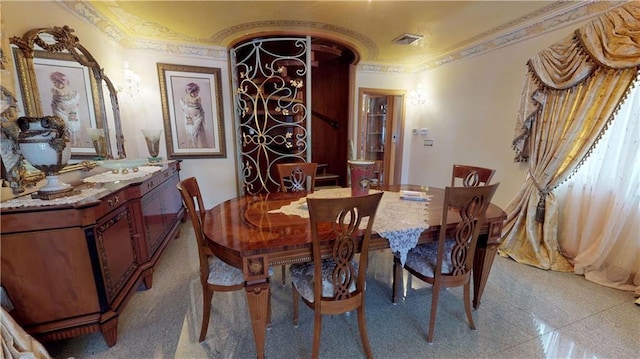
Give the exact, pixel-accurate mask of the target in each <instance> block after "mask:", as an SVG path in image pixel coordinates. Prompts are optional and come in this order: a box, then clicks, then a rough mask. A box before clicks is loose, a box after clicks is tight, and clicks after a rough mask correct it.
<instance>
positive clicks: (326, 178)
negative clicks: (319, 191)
mask: <svg viewBox="0 0 640 359" xmlns="http://www.w3.org/2000/svg"><path fill="white" fill-rule="evenodd" d="M338 181H340V176H338V175H334V174H331V173H323V174H319V175H316V184H317V183H318V182H333V183H335V185H336V186H337V185H338Z"/></svg>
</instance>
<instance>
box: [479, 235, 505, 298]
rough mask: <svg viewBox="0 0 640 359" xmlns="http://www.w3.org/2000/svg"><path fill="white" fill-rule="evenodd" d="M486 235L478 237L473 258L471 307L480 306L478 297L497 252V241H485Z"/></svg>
mask: <svg viewBox="0 0 640 359" xmlns="http://www.w3.org/2000/svg"><path fill="white" fill-rule="evenodd" d="M488 241H489V240H488V236H487V235H481V236H480V237H479V238H478V246H477V247H476V253H475V258H474V260H473V308H474V309H478V308H479V307H480V298H482V293H483V292H484V287H485V285H486V284H487V279H488V278H489V272H491V266H492V265H493V260H494V258H495V256H496V253H497V252H498V246H499V245H500V244H499V243H487V242H488Z"/></svg>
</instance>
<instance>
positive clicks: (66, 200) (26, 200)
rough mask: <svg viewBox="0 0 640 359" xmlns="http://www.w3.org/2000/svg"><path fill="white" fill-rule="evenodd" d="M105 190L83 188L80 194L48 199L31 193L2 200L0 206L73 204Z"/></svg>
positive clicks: (19, 206) (6, 207)
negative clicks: (33, 196) (35, 196)
mask: <svg viewBox="0 0 640 359" xmlns="http://www.w3.org/2000/svg"><path fill="white" fill-rule="evenodd" d="M103 191H106V189H105V188H85V189H83V190H82V191H81V192H80V194H77V195H75V196H69V197H61V198H56V199H50V200H43V199H38V198H31V195H26V196H22V197H16V198H14V199H10V200H8V201H6V202H2V203H1V205H0V208H3V209H8V208H21V207H32V206H33V207H45V206H56V205H59V204H73V203H78V202H80V201H82V200H83V199H86V198H89V197H91V196H95V195H96V194H98V193H100V192H103Z"/></svg>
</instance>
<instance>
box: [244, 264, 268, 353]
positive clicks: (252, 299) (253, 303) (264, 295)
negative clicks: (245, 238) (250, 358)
mask: <svg viewBox="0 0 640 359" xmlns="http://www.w3.org/2000/svg"><path fill="white" fill-rule="evenodd" d="M268 263H269V260H268V258H267V256H266V255H256V256H248V257H243V258H242V273H243V274H244V279H245V281H246V282H245V290H246V292H247V304H249V315H250V316H251V326H252V327H253V339H254V340H255V342H256V355H257V357H258V359H264V347H265V339H266V336H267V325H269V324H270V323H269V322H270V320H271V310H270V308H269V306H270V304H271V303H270V300H269V296H270V295H269V293H270V289H269V264H268Z"/></svg>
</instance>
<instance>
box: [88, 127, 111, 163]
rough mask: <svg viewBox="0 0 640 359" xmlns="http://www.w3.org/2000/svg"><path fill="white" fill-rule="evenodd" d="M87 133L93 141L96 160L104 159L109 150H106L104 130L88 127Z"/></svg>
mask: <svg viewBox="0 0 640 359" xmlns="http://www.w3.org/2000/svg"><path fill="white" fill-rule="evenodd" d="M87 132H88V133H89V137H91V142H92V143H93V148H94V149H95V150H96V157H95V160H96V161H101V160H106V159H107V156H108V155H109V151H108V150H107V135H106V134H105V132H104V129H103V128H93V127H92V128H89V129H88V130H87Z"/></svg>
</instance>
